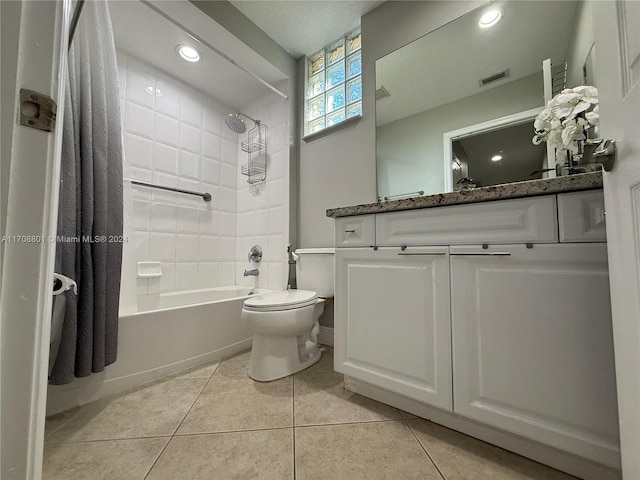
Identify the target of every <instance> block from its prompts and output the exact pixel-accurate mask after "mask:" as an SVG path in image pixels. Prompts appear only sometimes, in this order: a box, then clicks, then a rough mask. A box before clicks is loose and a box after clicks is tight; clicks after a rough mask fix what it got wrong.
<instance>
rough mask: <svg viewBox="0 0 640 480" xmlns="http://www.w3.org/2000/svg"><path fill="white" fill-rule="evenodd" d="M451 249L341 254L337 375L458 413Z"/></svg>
mask: <svg viewBox="0 0 640 480" xmlns="http://www.w3.org/2000/svg"><path fill="white" fill-rule="evenodd" d="M449 290H450V288H449V248H448V247H421V248H407V249H405V250H404V251H402V250H401V249H400V248H379V249H377V250H374V249H373V248H338V249H336V319H340V320H339V321H337V322H336V326H335V332H334V336H335V339H334V351H335V364H336V369H337V370H338V371H340V372H342V373H344V374H347V375H350V376H352V377H354V378H358V379H360V380H363V381H366V382H368V383H371V384H372V385H377V386H379V387H381V388H385V389H389V390H392V391H394V392H397V393H400V394H402V395H405V396H407V397H409V398H413V399H415V400H419V401H422V402H425V403H429V404H431V405H435V406H437V407H440V408H444V409H446V410H451V408H452V389H451V322H450V312H449V309H450V302H449Z"/></svg>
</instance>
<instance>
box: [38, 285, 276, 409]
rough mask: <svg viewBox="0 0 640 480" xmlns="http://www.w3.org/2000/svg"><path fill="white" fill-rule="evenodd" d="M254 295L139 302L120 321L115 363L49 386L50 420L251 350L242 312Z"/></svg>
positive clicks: (188, 295) (222, 293)
mask: <svg viewBox="0 0 640 480" xmlns="http://www.w3.org/2000/svg"><path fill="white" fill-rule="evenodd" d="M251 291H252V289H249V288H246V287H221V288H212V289H207V290H193V291H187V292H176V293H166V294H160V295H148V296H146V298H141V299H140V300H139V301H138V310H139V311H138V312H136V313H133V314H128V315H123V316H121V317H120V320H119V327H118V359H117V360H116V362H115V363H114V364H112V365H109V366H108V367H106V368H105V370H104V371H103V372H100V373H96V374H93V375H90V376H89V377H85V378H77V379H75V380H74V381H73V382H71V383H70V384H67V385H50V386H49V390H48V397H47V415H52V414H54V413H58V412H61V411H64V410H67V409H69V408H73V407H76V406H78V405H84V404H86V403H89V402H92V401H94V400H97V399H99V398H103V397H105V396H108V395H112V394H114V393H118V392H121V391H123V390H126V389H128V388H131V387H133V386H136V385H139V384H142V383H145V382H148V381H150V380H153V379H155V378H158V377H161V376H164V375H169V374H172V373H176V372H179V371H181V370H184V369H186V368H190V367H194V366H197V365H200V364H204V363H207V362H211V361H214V360H218V359H220V358H222V357H223V356H226V355H230V354H233V353H236V352H239V351H242V350H245V349H247V348H250V347H251V339H252V334H251V332H250V331H249V330H247V329H246V328H245V327H244V326H243V325H242V323H241V321H240V312H241V311H242V304H243V302H244V300H245V299H246V298H247V297H248V296H249V295H250V294H251ZM264 292H265V290H259V291H256V293H264Z"/></svg>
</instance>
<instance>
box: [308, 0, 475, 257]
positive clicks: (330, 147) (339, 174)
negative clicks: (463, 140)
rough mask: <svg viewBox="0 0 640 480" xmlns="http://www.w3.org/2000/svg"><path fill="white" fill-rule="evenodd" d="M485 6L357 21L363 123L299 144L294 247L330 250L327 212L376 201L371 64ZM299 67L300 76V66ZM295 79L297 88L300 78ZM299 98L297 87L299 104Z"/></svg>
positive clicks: (387, 7)
mask: <svg viewBox="0 0 640 480" xmlns="http://www.w3.org/2000/svg"><path fill="white" fill-rule="evenodd" d="M484 3H485V2H483V1H456V2H451V1H429V2H403V1H393V2H386V3H384V4H382V5H380V6H379V7H378V8H376V9H375V10H373V11H371V12H369V13H368V14H367V15H365V16H363V17H362V23H361V27H362V69H363V75H362V81H363V83H362V89H363V118H362V120H360V122H358V123H356V124H355V125H350V126H348V127H345V128H343V129H341V130H338V131H336V132H334V133H331V134H329V135H326V136H323V137H320V138H317V139H315V140H313V141H310V142H308V143H306V142H304V141H302V142H301V144H300V205H299V209H300V210H299V237H298V238H299V246H301V247H328V246H332V245H333V220H332V219H330V218H327V217H326V215H325V213H326V209H327V208H332V207H341V206H347V205H353V204H358V203H368V202H375V200H376V151H375V143H376V137H375V135H376V122H375V85H376V84H375V61H376V59H378V58H380V57H382V56H384V55H386V54H387V53H390V52H392V51H393V50H396V49H397V48H400V47H401V46H403V45H405V44H407V43H409V42H411V41H412V40H415V39H416V38H418V37H421V36H422V35H424V34H426V33H428V32H430V31H432V30H435V29H436V28H438V27H440V26H442V25H444V24H446V23H448V22H450V21H452V20H454V19H456V18H457V17H459V16H460V15H464V14H465V13H467V12H469V11H471V10H473V9H475V8H477V7H479V6H481V5H482V4H484ZM298 63H299V66H298V68H299V73H300V72H302V71H303V68H304V60H303V59H300V60H298ZM300 78H301V81H300V83H301V84H302V83H303V78H304V77H300ZM302 92H303V85H300V87H299V89H298V94H299V95H300V98H303V97H302ZM300 118H301V119H302V116H300ZM300 123H302V122H300ZM299 135H300V136H301V135H302V129H301V128H300V133H299Z"/></svg>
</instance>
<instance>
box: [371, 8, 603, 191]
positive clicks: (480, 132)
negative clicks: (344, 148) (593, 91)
mask: <svg viewBox="0 0 640 480" xmlns="http://www.w3.org/2000/svg"><path fill="white" fill-rule="evenodd" d="M590 9H591V6H590V5H589V4H588V3H587V2H582V1H578V2H577V1H554V2H540V1H535V0H533V1H529V0H518V1H494V2H490V3H488V4H486V5H484V6H482V7H480V8H478V9H476V10H473V11H472V12H470V13H468V14H466V15H464V16H462V17H460V18H458V19H456V20H454V21H452V22H451V23H449V24H447V25H444V26H443V27H441V28H439V29H437V30H434V31H433V32H430V33H428V34H427V35H424V36H423V37H421V38H419V39H417V40H415V41H413V42H412V43H410V44H408V45H405V46H404V47H402V48H400V49H398V50H396V51H394V52H392V53H390V54H388V55H386V56H384V57H382V58H380V59H378V60H377V61H376V64H375V71H376V152H377V179H378V180H377V181H378V196H379V197H380V198H382V199H384V198H385V197H394V196H403V195H409V196H411V195H412V194H413V196H415V195H417V193H416V192H419V191H423V192H424V194H426V195H429V194H434V193H442V192H446V191H452V190H454V189H456V182H457V181H459V180H460V179H461V178H463V177H473V178H474V180H475V181H476V183H477V184H478V186H486V185H495V184H499V183H507V182H514V181H521V180H530V179H533V178H540V175H539V174H538V175H533V176H530V175H529V174H530V173H531V172H532V171H534V170H540V169H541V168H543V164H544V162H545V161H546V149H545V147H544V145H542V146H540V147H538V148H534V146H533V145H532V143H531V138H532V137H533V118H535V115H536V114H537V111H539V109H541V108H542V107H543V106H544V85H543V71H542V64H543V61H544V60H545V59H551V63H552V65H553V66H554V72H559V73H560V75H559V77H561V79H562V80H564V82H563V85H566V86H567V87H571V86H576V85H580V84H583V83H585V79H584V76H585V73H584V72H585V71H586V69H585V68H584V67H585V66H586V65H587V64H588V62H591V61H592V58H593V55H592V54H591V53H590V52H592V46H593V37H592V33H591V32H592V30H591V28H592V27H591V25H592V23H591V10H590ZM491 11H494V12H498V13H493V14H492V15H493V16H496V15H499V18H498V21H497V22H495V21H494V22H493V24H491V25H481V19H482V18H483V16H484V15H485V14H489V13H490V12H491ZM489 17H491V15H489ZM491 20H492V19H491V18H489V19H488V20H487V19H485V21H486V23H488V24H489V23H491ZM493 20H494V19H493ZM589 69H590V68H589ZM445 155H446V156H445ZM498 156H501V157H502V158H501V159H499V160H496V158H497V157H498ZM492 158H493V159H494V160H493V161H492V160H491V159H492Z"/></svg>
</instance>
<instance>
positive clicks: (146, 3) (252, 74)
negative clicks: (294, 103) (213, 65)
mask: <svg viewBox="0 0 640 480" xmlns="http://www.w3.org/2000/svg"><path fill="white" fill-rule="evenodd" d="M140 2H141V3H142V4H143V5H146V6H147V7H149V8H150V9H151V10H153V11H154V12H156V13H157V14H158V15H160V16H161V17H163V18H164V19H166V20H168V21H170V22H171V23H173V24H174V25H175V26H176V27H178V28H180V29H181V30H183V31H184V32H185V33H186V34H187V35H189V36H190V37H191V38H193V39H194V40H195V41H197V42H200V43H201V44H203V45H205V46H207V47H209V48H210V49H211V50H213V51H214V52H216V53H217V54H218V55H220V56H221V57H222V58H224V59H225V60H227V61H228V62H229V63H232V64H233V65H235V66H236V67H238V68H239V69H240V70H242V71H243V72H244V73H247V74H249V75H251V76H252V77H253V78H255V79H256V80H258V81H259V82H260V83H261V84H263V85H264V86H265V87H267V88H268V89H269V90H271V91H273V92H275V93H277V94H278V95H280V96H281V97H282V98H284V99H285V100H288V99H289V96H288V95H286V94H284V93H282V92H281V91H280V90H278V89H277V88H276V87H274V86H273V85H271V84H270V83H269V82H267V81H266V80H263V79H262V78H260V77H259V76H258V75H256V74H255V73H253V72H252V71H250V70H247V69H246V68H244V67H243V66H242V65H240V64H238V63H237V62H236V61H235V60H234V59H233V58H231V57H229V56H228V55H227V54H225V53H224V52H222V51H220V50H218V49H217V48H216V47H214V46H213V45H211V44H210V43H209V42H207V41H206V40H204V39H203V38H202V37H200V36H199V35H198V34H196V33H194V32H193V31H191V30H189V29H188V28H187V27H185V26H184V25H182V24H181V23H180V22H178V21H177V20H176V19H175V18H172V17H170V16H169V15H167V14H166V13H164V12H163V11H162V10H160V9H159V8H158V7H156V6H155V5H154V4H152V3H151V2H150V1H149V0H140Z"/></svg>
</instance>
